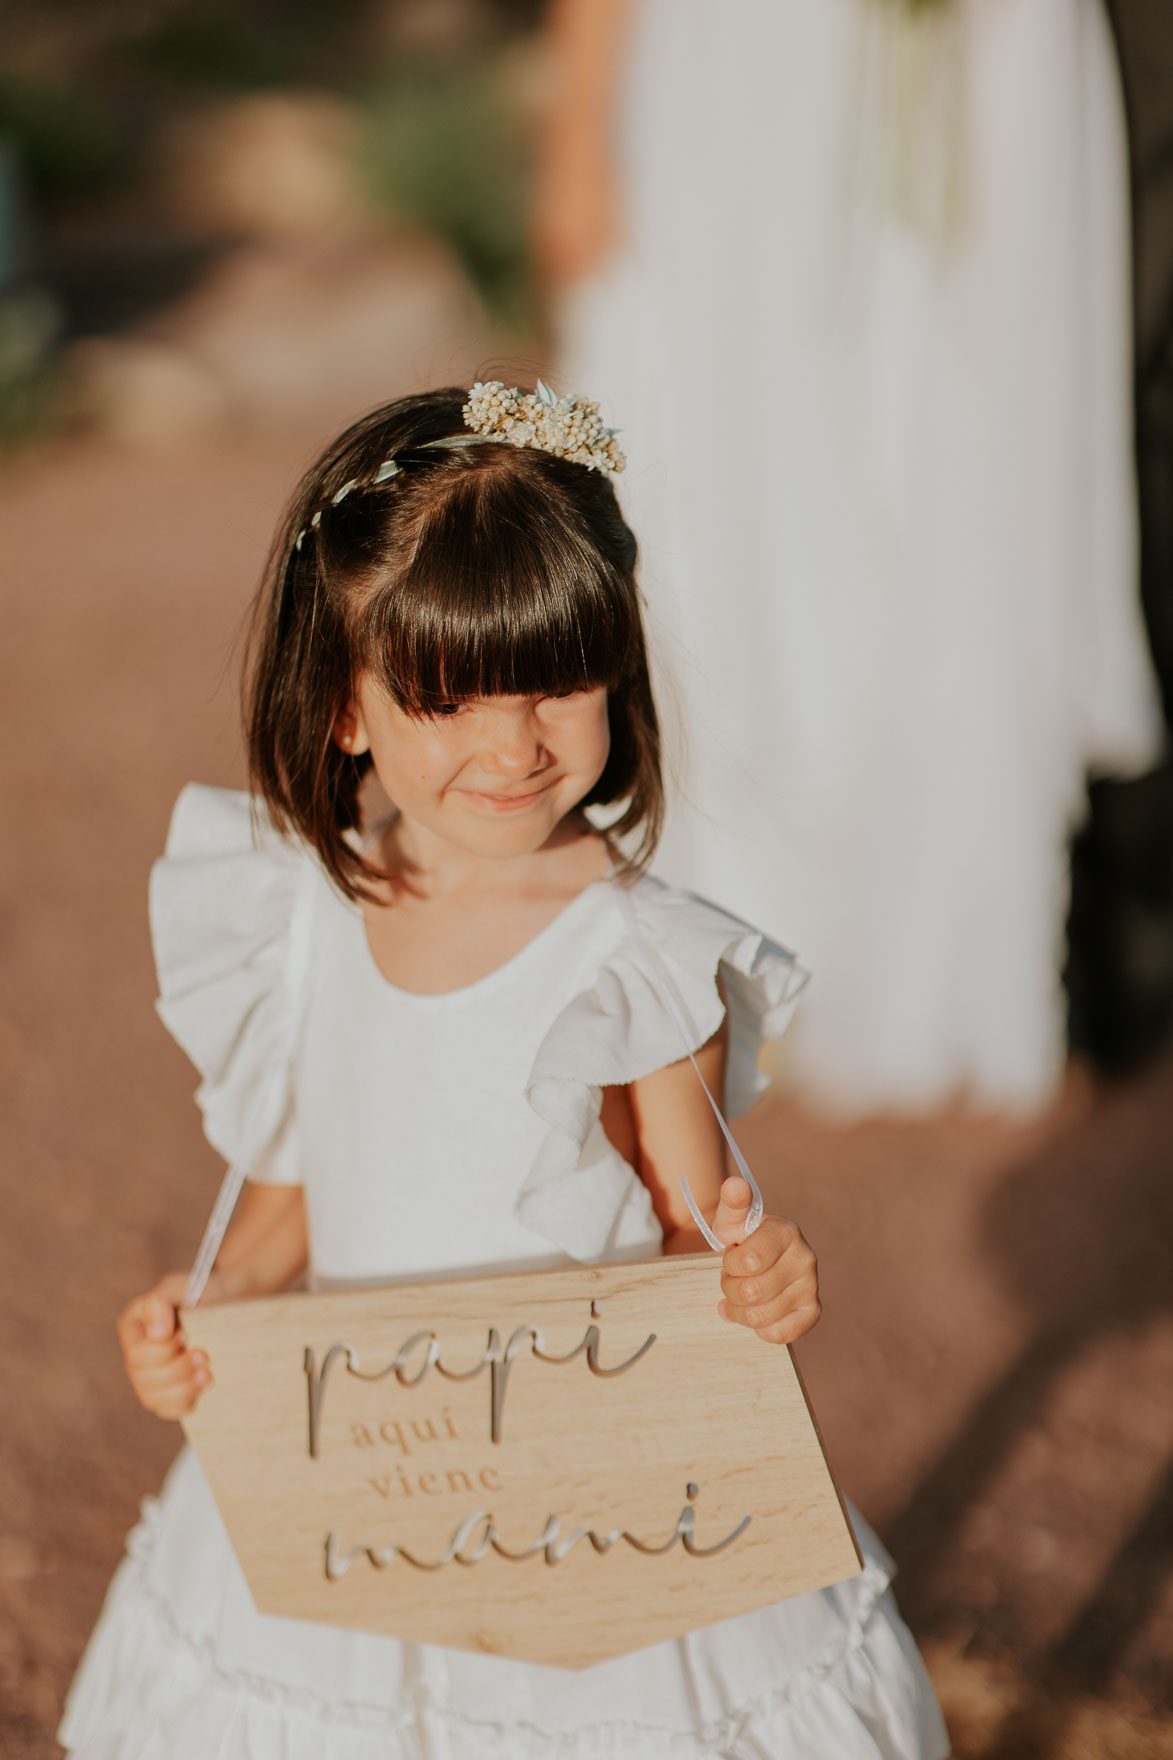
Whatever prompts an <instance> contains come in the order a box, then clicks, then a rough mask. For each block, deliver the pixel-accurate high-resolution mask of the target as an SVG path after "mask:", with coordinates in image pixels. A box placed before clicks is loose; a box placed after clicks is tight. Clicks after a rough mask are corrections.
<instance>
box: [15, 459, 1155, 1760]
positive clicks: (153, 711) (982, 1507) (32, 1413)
mask: <svg viewBox="0 0 1173 1760" xmlns="http://www.w3.org/2000/svg"><path fill="white" fill-rule="evenodd" d="M313 439H314V436H312V435H310V434H308V433H301V434H297V435H293V436H284V437H282V438H271V439H269V440H266V441H264V442H256V441H253V442H251V443H245V442H243V441H235V442H224V441H215V442H206V443H202V444H201V445H199V446H193V447H189V448H187V449H185V450H183V451H177V452H174V453H170V454H156V455H151V456H141V455H135V454H131V453H120V452H118V451H115V450H112V449H110V448H108V447H106V448H102V447H99V446H97V445H91V444H73V445H69V446H66V447H64V448H62V449H61V450H58V451H54V452H53V453H51V454H48V455H44V456H42V457H40V458H36V459H29V460H25V461H23V462H21V463H19V464H18V465H16V466H10V467H8V469H7V470H6V472H5V475H4V477H3V479H2V480H0V555H2V556H3V579H4V584H3V593H4V635H5V640H4V643H3V653H2V658H0V667H2V681H3V693H2V702H3V712H4V716H5V727H4V739H3V742H2V744H0V766H2V768H3V773H4V801H5V831H6V835H5V836H4V838H3V840H2V844H0V888H2V894H0V909H2V916H0V923H2V926H3V935H4V943H5V956H6V970H7V983H6V985H5V987H4V993H3V998H2V1000H0V1052H2V1064H0V1080H2V1082H3V1116H4V1119H5V1128H6V1133H7V1139H8V1140H7V1143H6V1146H5V1148H6V1152H5V1154H4V1157H3V1163H2V1168H0V1181H2V1187H0V1203H2V1206H3V1209H2V1214H3V1217H4V1222H3V1227H2V1229H0V1316H2V1323H3V1340H4V1349H3V1357H2V1359H0V1360H2V1362H3V1374H4V1381H5V1388H4V1411H5V1416H6V1422H5V1423H4V1425H3V1426H0V1620H2V1622H3V1624H2V1629H0V1755H4V1756H9V1755H11V1756H14V1757H15V1756H19V1757H21V1760H29V1757H33V1756H36V1757H37V1760H41V1757H47V1756H50V1755H53V1754H55V1753H56V1752H57V1750H56V1748H55V1745H54V1743H53V1741H52V1730H53V1728H54V1726H55V1722H56V1718H57V1715H58V1712H59V1706H60V1700H61V1695H62V1693H63V1690H64V1687H65V1685H66V1683H67V1681H68V1678H69V1675H70V1672H71V1669H72V1667H73V1665H74V1662H75V1660H76V1657H77V1655H78V1653H79V1651H80V1648H81V1645H82V1643H83V1642H84V1638H85V1634H86V1632H87V1630H88V1628H89V1627H90V1625H91V1624H92V1621H93V1619H94V1617H95V1614H96V1612H97V1609H98V1606H99V1604H100V1601H101V1597H102V1594H103V1592H104V1588H105V1585H106V1582H107V1580H108V1578H109V1575H110V1572H111V1570H112V1568H113V1566H114V1563H115V1561H116V1559H117V1557H118V1555H119V1551H120V1548H121V1542H122V1537H123V1534H124V1532H125V1530H126V1528H127V1527H128V1526H129V1525H130V1523H131V1521H132V1520H133V1518H134V1514H135V1509H136V1506H137V1503H138V1499H139V1497H140V1496H141V1495H142V1494H143V1492H144V1491H147V1490H150V1489H153V1488H154V1487H155V1486H157V1484H158V1482H159V1480H160V1478H161V1476H162V1473H163V1471H164V1469H165V1467H166V1464H167V1462H168V1460H169V1459H170V1457H171V1455H172V1453H173V1452H174V1449H175V1446H176V1436H175V1432H174V1430H173V1429H171V1428H169V1427H166V1426H163V1425H160V1424H157V1423H156V1422H155V1421H154V1420H152V1419H150V1418H148V1417H147V1416H146V1415H145V1414H143V1413H142V1412H140V1411H139V1410H138V1409H137V1408H136V1407H135V1406H134V1404H133V1403H132V1401H131V1398H130V1396H129V1393H128V1391H127V1390H126V1388H125V1385H124V1383H123V1380H122V1377H121V1372H120V1368H119V1363H118V1359H117V1354H116V1347H115V1342H114V1336H113V1331H112V1321H113V1317H114V1315H115V1313H116V1311H117V1309H118V1307H119V1306H120V1304H121V1303H122V1301H123V1300H125V1298H126V1297H127V1296H128V1295H129V1294H131V1293H133V1292H135V1291H137V1290H139V1289H140V1288H142V1287H144V1286H145V1285H146V1284H147V1283H148V1282H149V1281H151V1280H152V1279H153V1278H154V1277H155V1276H156V1275H157V1274H158V1272H159V1271H160V1270H161V1269H163V1268H167V1267H172V1266H179V1265H182V1264H184V1263H185V1262H186V1261H187V1260H188V1258H189V1256H190V1254H191V1251H192V1247H193V1243H194V1242H195V1240H196V1238H197V1236H198V1233H199V1229H200V1226H201V1224H202V1221H203V1219H204V1216H205V1214H206V1212H207V1209H208V1207H209V1204H210V1201H211V1197H212V1194H213V1191H214V1189H215V1185H216V1182H217V1179H218V1177H219V1173H220V1167H219V1163H218V1162H217V1159H216V1157H215V1156H214V1155H213V1154H212V1152H211V1151H210V1150H209V1149H208V1148H207V1146H206V1145H205V1144H204V1142H203V1139H202V1137H201V1136H200V1134H199V1130H198V1127H197V1122H196V1113H195V1109H194V1107H193V1106H192V1103H191V1094H192V1088H193V1079H192V1074H191V1071H190V1069H189V1067H188V1065H187V1064H186V1062H185V1060H184V1058H183V1056H182V1054H181V1053H180V1052H179V1051H178V1050H177V1049H176V1047H175V1046H174V1045H173V1044H172V1043H171V1041H170V1040H169V1039H168V1038H167V1036H166V1034H165V1033H164V1031H163V1029H162V1027H161V1026H160V1025H159V1024H158V1023H157V1021H156V1020H155V1018H154V1015H153V1013H152V1002H153V997H154V987H153V981H152V974H151V965H150V955H149V947H148V942H147V931H146V920H145V909H144V893H145V885H146V875H147V870H148V867H149V865H150V862H151V860H152V859H153V857H154V856H155V855H156V854H157V853H158V851H159V849H160V847H161V845H162V841H163V836H164V832H165V828H166V823H167V817H168V813H169V810H170V806H171V803H172V801H173V799H174V797H175V795H176V793H177V791H178V789H179V788H180V786H181V785H182V783H183V782H185V781H186V780H188V779H189V778H192V777H196V778H199V779H201V780H204V781H209V782H215V783H227V784H234V783H238V782H239V781H240V779H241V760H240V751H239V744H238V740H237V735H236V728H235V720H236V703H235V656H234V638H235V637H236V635H237V633H238V631H239V627H240V623H241V618H242V614H243V610H244V607H245V605H246V603H247V600H248V597H249V594H250V592H251V589H252V586H253V583H254V581H255V579H256V576H257V574H258V571H259V568H260V565H261V562H262V560H263V556H264V552H265V548H266V545H267V543H268V539H269V534H270V531H271V529H272V526H273V522H274V517H275V514H276V512H277V509H278V507H279V505H280V503H281V500H282V498H283V496H284V495H285V493H286V492H287V490H288V489H289V488H290V487H291V485H292V483H293V480H294V478H295V476H296V474H297V471H298V469H299V467H300V465H301V464H302V463H303V462H304V461H305V459H306V458H307V457H308V455H309V453H310V452H311V450H312V446H313ZM1171 1074H1173V1068H1170V1067H1166V1068H1164V1069H1161V1070H1157V1071H1154V1072H1152V1073H1151V1074H1150V1076H1149V1077H1148V1078H1147V1079H1146V1080H1145V1081H1144V1082H1141V1083H1138V1084H1136V1085H1134V1086H1132V1087H1130V1088H1128V1089H1122V1090H1120V1091H1117V1092H1115V1093H1111V1094H1106V1095H1101V1096H1099V1097H1096V1096H1093V1095H1092V1093H1091V1092H1090V1090H1089V1088H1088V1087H1087V1085H1086V1084H1079V1083H1073V1084H1072V1087H1071V1089H1070V1092H1069V1094H1068V1096H1067V1098H1066V1100H1065V1102H1064V1105H1063V1107H1062V1108H1061V1109H1060V1110H1059V1112H1058V1114H1057V1115H1056V1117H1055V1118H1054V1119H1052V1120H1050V1121H1048V1122H1047V1124H1046V1125H1045V1126H1040V1127H1036V1128H1034V1129H1031V1130H1022V1129H1011V1128H1008V1127H1003V1126H996V1125H992V1124H982V1125H974V1124H972V1123H971V1124H966V1123H964V1122H963V1121H960V1120H956V1119H952V1120H944V1121H939V1122H937V1123H934V1124H927V1125H917V1126H907V1125H896V1124H880V1125H873V1126H868V1127H866V1128H860V1129H856V1130H852V1131H847V1132H836V1131H833V1130H831V1129H829V1128H827V1127H826V1126H822V1125H819V1124H817V1123H815V1122H813V1121H811V1120H809V1119H807V1118H804V1117H803V1116H802V1115H800V1114H799V1113H797V1112H795V1111H793V1110H790V1109H786V1108H783V1107H780V1106H774V1107H772V1108H769V1109H767V1110H765V1111H762V1112H760V1113H759V1114H758V1115H756V1116H755V1117H754V1119H752V1120H751V1121H750V1122H749V1124H748V1125H747V1127H746V1130H745V1133H744V1134H745V1139H746V1141H747V1143H748V1145H749V1146H750V1149H751V1151H752V1155H753V1157H754V1159H755V1161H756V1164H757V1165H758V1166H759V1167H760V1168H761V1170H762V1172H763V1176H764V1180H765V1183H768V1184H769V1186H770V1187H771V1190H772V1191H773V1192H774V1194H775V1196H776V1197H777V1199H778V1200H779V1201H780V1202H782V1203H784V1205H785V1206H786V1207H787V1208H788V1209H790V1210H791V1211H792V1212H793V1213H794V1214H796V1215H798V1216H799V1217H800V1218H801V1219H802V1221H803V1223H804V1226H805V1227H806V1228H807V1231H808V1233H809V1234H810V1235H811V1237H812V1239H813V1240H814V1241H815V1243H816V1245H817V1246H818V1248H819V1249H820V1253H821V1256H822V1260H823V1268H824V1293H825V1297H826V1318H825V1319H824V1322H823V1324H822V1325H821V1327H820V1328H819V1330H818V1332H817V1333H816V1334H815V1335H814V1337H813V1338H812V1340H811V1341H810V1343H809V1345H808V1346H807V1347H806V1348H804V1350H803V1353H802V1356H803V1362H804V1368H805V1370H806V1373H807V1376H808V1380H809V1383H810V1386H811V1390H812V1394H813V1397H814V1399H815V1401H816V1405H817V1407H818V1410H819V1415H820V1418H821V1421H822V1424H823V1428H824V1431H825V1434H826V1437H827V1441H828V1444H829V1447H830V1450H831V1454H832V1458H833V1460H834V1461H835V1462H836V1464H837V1466H838V1468H839V1471H840V1475H841V1477H842V1479H843V1482H844V1485H845V1487H846V1489H847V1491H848V1493H849V1494H850V1495H851V1496H853V1497H854V1498H855V1499H856V1500H857V1501H858V1502H859V1503H860V1505H861V1506H862V1507H863V1509H864V1510H865V1512H866V1513H867V1514H868V1515H869V1516H871V1517H872V1518H873V1519H874V1520H876V1521H877V1522H878V1524H879V1525H880V1528H881V1531H882V1532H884V1533H885V1535H886V1536H887V1537H888V1538H889V1540H890V1542H891V1543H892V1545H893V1547H894V1550H895V1551H896V1552H897V1554H898V1557H899V1562H900V1564H901V1566H902V1572H901V1589H902V1598H903V1601H904V1604H905V1607H906V1609H907V1611H908V1612H909V1613H910V1615H911V1616H912V1617H913V1619H914V1621H915V1622H916V1624H917V1626H918V1628H919V1629H920V1630H921V1631H922V1632H923V1633H925V1634H927V1635H928V1637H929V1638H930V1640H931V1641H932V1645H933V1648H932V1650H931V1654H932V1658H933V1665H934V1668H935V1670H936V1672H937V1676H938V1679H939V1681H940V1683H941V1685H942V1688H943V1690H944V1692H945V1694H946V1697H947V1699H948V1702H949V1705H950V1707H951V1709H952V1711H953V1713H954V1720H955V1735H956V1736H957V1739H958V1743H959V1751H961V1750H964V1752H965V1753H967V1754H972V1755H974V1756H976V1755H978V1754H983V1755H985V1756H987V1757H988V1760H993V1756H995V1755H1004V1756H1006V1757H1007V1760H1009V1757H1010V1756H1012V1755H1014V1756H1016V1755H1020V1754H1021V1755H1028V1754H1033V1753H1038V1754H1055V1755H1057V1754H1059V1753H1070V1754H1072V1755H1074V1754H1076V1753H1081V1752H1087V1753H1089V1754H1093V1753H1105V1754H1107V1753H1112V1754H1121V1755H1123V1754H1131V1755H1136V1756H1138V1757H1139V1756H1141V1755H1142V1754H1143V1755H1145V1756H1148V1755H1157V1754H1173V1738H1171V1737H1170V1731H1169V1728H1168V1726H1166V1725H1164V1724H1162V1723H1160V1722H1159V1721H1151V1720H1150V1721H1145V1720H1140V1721H1138V1720H1137V1719H1136V1718H1133V1719H1132V1720H1131V1722H1128V1721H1127V1720H1125V1719H1124V1717H1123V1714H1122V1713H1120V1712H1118V1711H1116V1710H1112V1709H1102V1708H1099V1707H1097V1706H1096V1704H1095V1703H1094V1702H1093V1701H1091V1700H1087V1701H1084V1700H1080V1699H1078V1698H1076V1697H1072V1695H1071V1693H1070V1692H1069V1691H1068V1687H1067V1685H1066V1684H1065V1683H1068V1682H1069V1681H1071V1680H1075V1679H1077V1680H1082V1681H1083V1682H1085V1683H1086V1684H1087V1685H1088V1686H1089V1687H1091V1688H1093V1689H1096V1690H1100V1689H1102V1688H1103V1689H1110V1690H1111V1692H1112V1693H1113V1694H1115V1695H1116V1696H1117V1697H1118V1698H1119V1696H1120V1695H1124V1696H1125V1697H1127V1696H1128V1695H1131V1694H1139V1693H1142V1692H1143V1693H1145V1694H1147V1695H1148V1696H1149V1697H1150V1698H1159V1697H1160V1696H1161V1694H1162V1692H1164V1693H1165V1694H1166V1696H1167V1694H1168V1681H1169V1662H1170V1658H1173V1593H1171V1590H1170V1574H1169V1568H1168V1567H1169V1563H1170V1549H1171V1535H1170V1513H1169V1512H1170V1506H1171V1503H1173V1498H1171V1493H1170V1477H1169V1474H1170V1466H1169V1463H1170V1460H1171V1458H1173V1433H1171V1426H1170V1417H1169V1403H1170V1402H1169V1399H1168V1390H1169V1387H1170V1385H1171V1380H1170V1375H1171V1371H1173V1323H1171V1320H1170V1316H1169V1311H1168V1290H1169V1288H1170V1269H1171V1267H1170V1251H1169V1244H1168V1243H1169V1240H1170V1229H1169V1220H1170V1218H1169V1208H1170V1192H1171V1190H1173V1181H1171V1179H1170V1171H1171V1170H1170V1160H1171V1159H1173V1156H1171V1153H1170V1149H1169V1145H1170V1144H1171V1143H1173V1081H1171V1080H1170V1075H1171ZM1016 1658H1017V1659H1018V1661H1017V1662H1016V1661H1015V1659H1016ZM1023 1661H1025V1666H1020V1665H1019V1664H1021V1663H1023ZM1056 1669H1057V1670H1059V1671H1060V1672H1058V1673H1057V1674H1054V1675H1053V1676H1052V1673H1051V1671H1053V1670H1056ZM1064 1669H1065V1670H1066V1671H1067V1672H1066V1673H1064V1672H1063V1670H1064ZM1039 1681H1042V1682H1043V1683H1044V1686H1043V1687H1039V1686H1038V1685H1037V1684H1035V1683H1037V1682H1039ZM1048 1683H1049V1684H1048ZM1055 1683H1057V1684H1055ZM1052 1689H1053V1690H1052ZM1126 1729H1127V1731H1128V1732H1130V1733H1124V1732H1125V1731H1126ZM1089 1743H1090V1746H1089V1745H1088V1744H1089ZM829 1760H830V1757H829Z"/></svg>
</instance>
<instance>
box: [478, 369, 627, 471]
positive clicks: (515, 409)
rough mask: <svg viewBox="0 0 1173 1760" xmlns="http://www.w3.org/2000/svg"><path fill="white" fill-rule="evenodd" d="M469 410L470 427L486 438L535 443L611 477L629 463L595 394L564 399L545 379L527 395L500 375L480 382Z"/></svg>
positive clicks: (522, 443) (556, 454)
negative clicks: (544, 382) (507, 383)
mask: <svg viewBox="0 0 1173 1760" xmlns="http://www.w3.org/2000/svg"><path fill="white" fill-rule="evenodd" d="M463 415H464V420H465V424H466V426H467V427H469V428H471V429H472V431H473V433H474V434H479V435H480V436H481V437H482V438H483V439H485V440H503V441H506V442H507V443H508V444H509V445H510V446H533V447H536V448H537V450H538V451H539V452H552V453H553V454H554V456H555V458H568V459H570V461H571V463H572V464H585V465H586V467H587V469H588V470H590V471H602V472H603V473H604V475H605V476H608V477H610V476H614V475H615V473H616V471H621V470H623V469H624V467H625V466H626V464H627V460H626V458H625V457H624V456H623V454H622V452H621V451H620V450H619V447H618V446H617V445H616V444H615V430H614V428H608V427H605V426H604V424H603V418H602V416H601V415H600V414H599V406H598V404H597V403H593V402H592V401H591V399H590V398H589V397H561V398H560V397H558V396H556V394H555V393H554V392H553V391H551V390H550V387H549V386H548V385H544V384H543V383H542V381H541V380H540V379H539V380H538V388H537V390H536V391H534V392H530V393H527V394H526V395H525V396H524V397H523V396H522V395H521V393H520V392H519V391H518V389H517V387H516V386H514V387H513V388H512V389H509V388H508V387H507V386H505V385H504V384H503V383H502V382H501V380H500V379H490V380H488V381H487V382H486V383H484V384H480V383H478V384H476V385H474V386H473V388H472V390H471V391H470V392H469V394H468V402H467V403H466V404H465V406H464V410H463Z"/></svg>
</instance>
